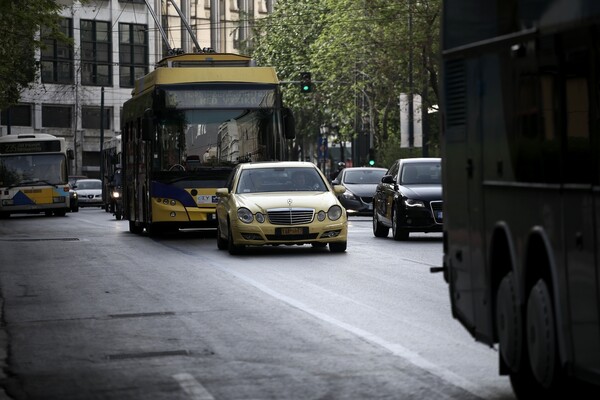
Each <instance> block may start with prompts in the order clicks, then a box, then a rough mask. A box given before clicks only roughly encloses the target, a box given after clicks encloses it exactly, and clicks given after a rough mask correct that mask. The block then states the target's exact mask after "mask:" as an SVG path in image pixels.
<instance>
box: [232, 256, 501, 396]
mask: <svg viewBox="0 0 600 400" xmlns="http://www.w3.org/2000/svg"><path fill="white" fill-rule="evenodd" d="M220 268H222V269H224V270H226V271H228V272H229V273H231V274H233V275H234V276H236V277H238V278H239V279H241V280H243V281H245V282H247V283H249V284H250V285H252V286H254V287H256V288H257V289H259V290H261V291H262V292H264V293H266V294H268V295H270V296H273V297H275V298H276V299H279V300H281V301H283V302H285V303H287V304H289V305H291V306H293V307H295V308H298V309H300V310H302V311H304V312H306V313H308V314H311V315H313V316H315V317H317V318H319V319H321V320H322V321H325V322H328V323H330V324H333V325H335V326H337V327H339V328H342V329H344V330H346V331H348V332H351V333H353V334H355V335H357V336H359V337H361V338H363V339H365V340H367V341H369V342H371V343H375V344H377V345H379V346H381V347H383V348H385V349H387V350H388V351H390V352H391V353H392V354H394V355H395V356H398V357H401V358H403V359H405V360H407V361H408V362H410V363H412V364H414V365H416V366H418V367H420V368H423V369H424V370H426V371H429V372H430V373H432V374H434V375H436V376H438V377H440V378H442V379H443V380H445V381H446V382H448V383H450V384H452V385H454V386H458V387H460V388H462V389H464V390H466V391H467V392H469V393H472V394H474V395H475V396H477V397H482V398H484V399H488V398H492V397H493V393H490V392H488V391H487V390H485V389H481V388H480V387H478V386H477V384H475V383H473V382H471V381H469V380H468V379H465V378H463V377H462V376H459V375H457V374H455V373H454V372H452V371H450V370H448V369H446V368H444V367H441V366H439V365H437V364H435V363H432V362H431V361H429V360H427V359H426V358H424V357H422V356H420V355H419V354H418V353H415V352H414V351H412V350H410V349H408V348H406V347H404V346H402V345H401V344H399V343H392V342H389V341H387V340H385V339H383V338H381V337H379V336H377V335H375V334H373V333H371V332H368V331H365V330H364V329H361V328H359V327H356V326H354V325H351V324H348V323H345V322H343V321H340V320H338V319H335V318H333V317H331V316H329V315H327V314H324V313H322V312H319V311H317V310H314V309H312V308H310V307H308V306H307V305H305V304H303V303H301V302H299V301H297V300H295V299H293V298H291V297H288V296H286V295H283V294H281V293H279V292H276V291H274V290H272V289H270V288H268V287H267V286H265V285H263V284H261V283H258V282H257V281H255V280H253V279H252V278H250V277H248V276H245V275H243V274H241V273H239V272H237V271H234V270H232V269H229V268H227V267H224V266H220Z"/></svg>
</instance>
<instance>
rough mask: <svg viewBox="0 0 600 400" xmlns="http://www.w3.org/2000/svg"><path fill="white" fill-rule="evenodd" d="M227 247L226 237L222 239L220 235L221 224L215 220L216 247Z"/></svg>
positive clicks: (220, 248) (221, 248)
mask: <svg viewBox="0 0 600 400" xmlns="http://www.w3.org/2000/svg"><path fill="white" fill-rule="evenodd" d="M227 247H229V242H228V240H227V239H223V236H222V235H221V226H220V225H219V223H218V222H217V249H219V250H227Z"/></svg>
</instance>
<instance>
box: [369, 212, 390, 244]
mask: <svg viewBox="0 0 600 400" xmlns="http://www.w3.org/2000/svg"><path fill="white" fill-rule="evenodd" d="M389 232H390V228H388V227H387V226H385V225H383V224H382V223H381V222H379V217H378V216H377V211H373V235H375V237H378V238H384V237H387V235H388V233H389Z"/></svg>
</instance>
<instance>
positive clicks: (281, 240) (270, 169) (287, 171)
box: [217, 161, 348, 254]
mask: <svg viewBox="0 0 600 400" xmlns="http://www.w3.org/2000/svg"><path fill="white" fill-rule="evenodd" d="M344 190H345V189H344V187H343V186H341V185H336V186H334V187H333V188H332V187H331V186H330V184H329V183H328V181H327V178H326V177H325V175H323V173H322V172H321V171H320V170H319V169H318V168H317V167H316V166H315V165H314V164H312V163H309V162H300V161H292V162H261V163H243V164H239V165H237V166H236V167H235V168H234V170H233V171H232V173H231V175H230V177H229V179H228V181H227V187H225V188H220V189H217V196H218V197H219V202H218V203H217V222H218V224H217V247H218V248H219V249H220V250H225V249H228V250H229V253H231V254H239V253H240V252H242V251H243V250H244V248H245V247H246V246H263V245H302V244H311V245H312V246H314V247H325V246H327V245H329V250H330V251H331V252H334V253H337V252H344V251H346V246H347V235H348V221H347V215H346V211H345V210H344V208H343V207H342V205H341V204H340V202H339V200H338V198H337V196H338V195H340V194H342V193H343V192H344Z"/></svg>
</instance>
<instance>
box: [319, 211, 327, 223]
mask: <svg viewBox="0 0 600 400" xmlns="http://www.w3.org/2000/svg"><path fill="white" fill-rule="evenodd" d="M326 215H327V214H325V211H323V210H321V211H319V212H318V213H317V219H318V220H319V222H321V221H323V220H324V219H325V216H326Z"/></svg>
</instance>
